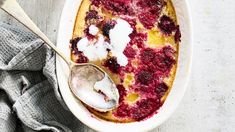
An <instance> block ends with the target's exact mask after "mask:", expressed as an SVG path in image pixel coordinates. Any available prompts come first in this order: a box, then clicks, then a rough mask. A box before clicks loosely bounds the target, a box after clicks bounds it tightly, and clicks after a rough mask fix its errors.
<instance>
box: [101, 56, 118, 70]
mask: <svg viewBox="0 0 235 132" xmlns="http://www.w3.org/2000/svg"><path fill="white" fill-rule="evenodd" d="M104 66H105V67H108V69H109V70H110V71H112V72H113V73H119V72H120V68H121V66H120V65H119V64H118V62H117V58H116V57H111V58H109V59H107V60H106V61H105V63H104Z"/></svg>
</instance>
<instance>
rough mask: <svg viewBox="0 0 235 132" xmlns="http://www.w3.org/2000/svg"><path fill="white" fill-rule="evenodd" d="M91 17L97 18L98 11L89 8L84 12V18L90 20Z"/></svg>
mask: <svg viewBox="0 0 235 132" xmlns="http://www.w3.org/2000/svg"><path fill="white" fill-rule="evenodd" d="M91 19H99V16H98V12H97V11H95V10H90V11H89V12H87V13H86V17H85V20H86V21H87V20H91Z"/></svg>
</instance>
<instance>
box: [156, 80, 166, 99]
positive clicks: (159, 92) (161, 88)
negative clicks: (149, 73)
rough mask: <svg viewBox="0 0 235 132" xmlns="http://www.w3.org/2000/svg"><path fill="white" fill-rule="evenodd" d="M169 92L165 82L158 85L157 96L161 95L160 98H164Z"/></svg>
mask: <svg viewBox="0 0 235 132" xmlns="http://www.w3.org/2000/svg"><path fill="white" fill-rule="evenodd" d="M167 90H168V86H167V85H166V83H164V82H163V83H160V84H158V85H157V86H156V88H155V92H156V94H157V95H159V96H160V97H162V96H163V95H164V94H165V93H166V91H167Z"/></svg>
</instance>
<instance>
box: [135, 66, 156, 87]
mask: <svg viewBox="0 0 235 132" xmlns="http://www.w3.org/2000/svg"><path fill="white" fill-rule="evenodd" d="M153 78H154V74H153V72H152V71H151V70H149V69H147V70H141V71H140V72H138V73H137V75H136V80H137V82H139V83H141V84H144V85H147V84H149V83H151V82H152V81H153Z"/></svg>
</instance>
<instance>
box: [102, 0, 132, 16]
mask: <svg viewBox="0 0 235 132" xmlns="http://www.w3.org/2000/svg"><path fill="white" fill-rule="evenodd" d="M130 3H131V1H130V0H127V1H125V0H104V1H101V4H102V5H103V6H104V8H105V9H107V10H109V11H111V12H112V13H113V14H115V15H130V14H134V11H133V8H132V7H131V6H130Z"/></svg>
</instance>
